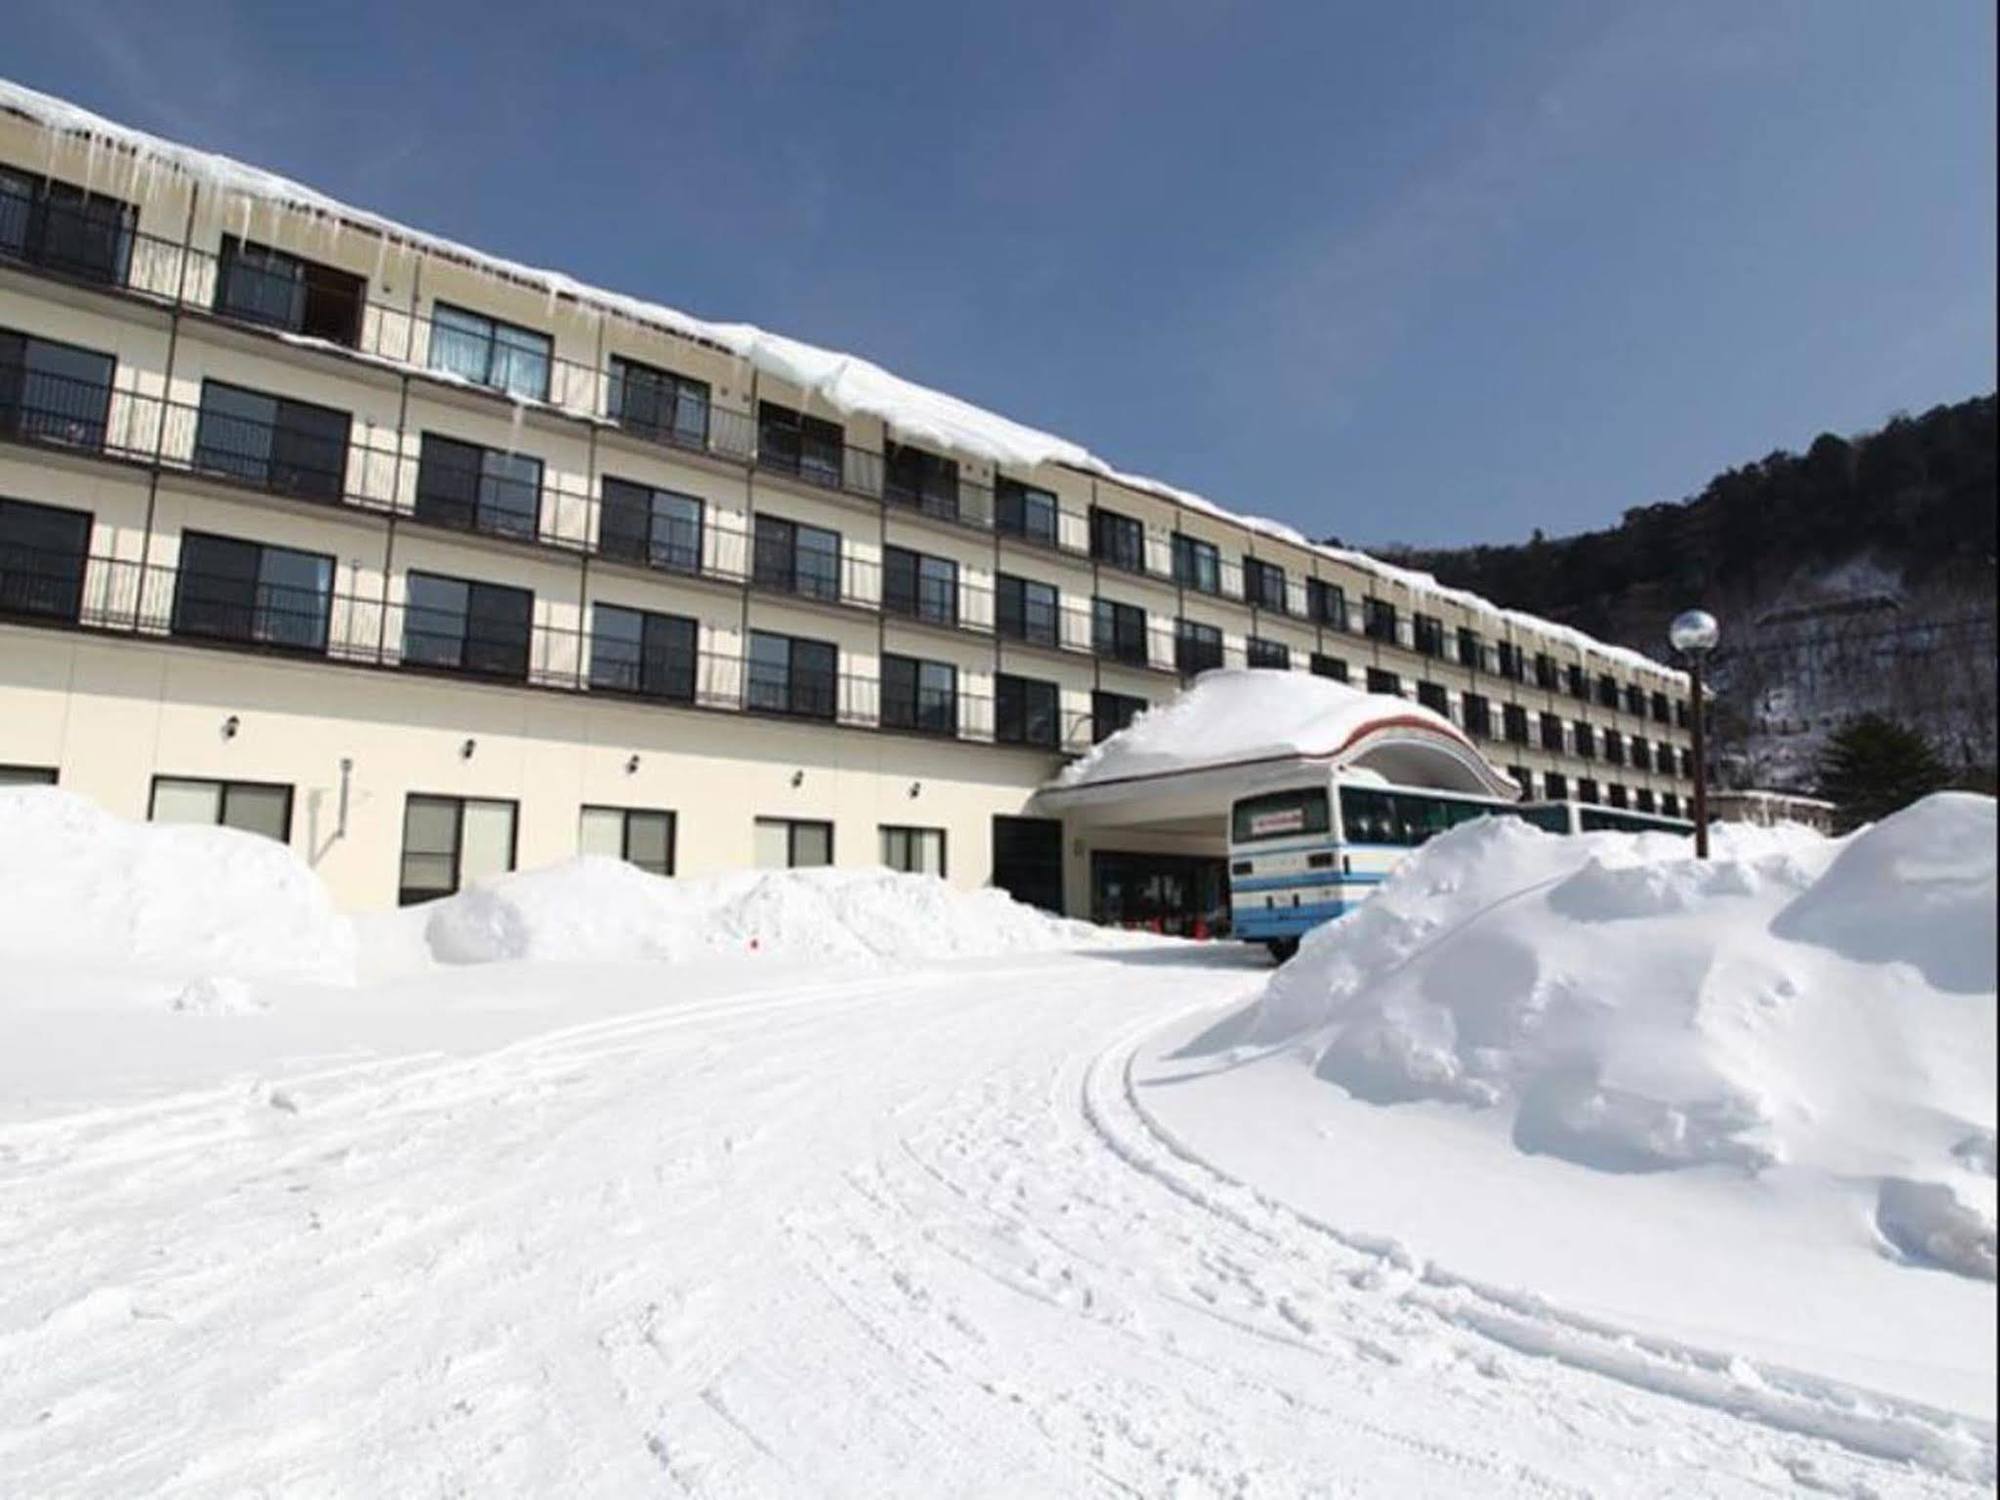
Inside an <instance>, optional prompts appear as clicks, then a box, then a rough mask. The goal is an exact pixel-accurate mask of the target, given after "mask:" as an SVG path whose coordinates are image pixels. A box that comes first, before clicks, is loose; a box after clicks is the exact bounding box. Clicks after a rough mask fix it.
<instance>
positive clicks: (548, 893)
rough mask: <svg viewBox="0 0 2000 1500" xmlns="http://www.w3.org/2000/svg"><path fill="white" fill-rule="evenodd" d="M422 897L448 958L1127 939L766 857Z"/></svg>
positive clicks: (873, 876)
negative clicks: (753, 867) (702, 868)
mask: <svg viewBox="0 0 2000 1500" xmlns="http://www.w3.org/2000/svg"><path fill="white" fill-rule="evenodd" d="M427 910H428V914H429V915H428V919H427V921H426V923H425V927H424V937H425V941H426V942H427V943H428V945H429V948H430V952H431V954H432V956H433V957H435V958H437V959H438V960H440V961H442V962H444V963H454V964H477V963H494V962H500V961H504V960H511V959H543V960H549V959H554V960H570V961H603V960H619V959H665V960H669V961H681V960H687V959H693V958H701V957H710V956H713V957H721V956H728V955H747V954H753V953H755V954H771V955H775V956H778V957H784V958H794V959H826V960H834V961H853V960H885V961H890V962H921V961H924V960H929V959H940V958H957V957H975V956H982V955H991V954H1005V953H1030V952H1052V951H1056V950H1060V949H1069V948H1080V947H1084V946H1087V945H1093V944H1099V945H1101V944H1104V943H1107V942H1122V941H1131V939H1130V938H1128V937H1126V936H1125V935H1124V934H1113V933H1110V932H1107V931H1105V930H1104V929H1102V928H1099V927H1094V926H1092V925H1090V924H1089V923H1087V922H1075V921H1070V920H1068V919H1067V918H1063V917H1055V916H1050V915H1049V914H1048V913H1046V912H1042V911H1038V910H1036V909H1035V908H1034V907H1031V906H1023V905H1021V904H1020V903H1019V902H1017V901H1015V900H1013V899H1012V898H1011V897H1009V896H1008V895H1007V894H1006V893H1005V892H1002V891H997V890H992V889H985V890H977V891H961V890H957V889H955V888H953V887H952V886H949V885H947V884H946V883H945V882H944V881H942V880H938V879H936V878H934V877H932V876H928V875H902V874H898V873H896V872H895V871H892V870H833V869H826V870H774V871H760V872H753V873H744V874H732V875H719V876H710V877H706V878H702V879H687V880H676V879H665V878H662V877H660V876H657V875H649V874H647V873H646V872H645V871H643V870H640V869H637V868H635V867H634V866H632V865H629V864H625V863H623V862H622V861H619V860H614V859H607V858H603V857H599V856H586V857H584V858H581V859H576V860H572V861H570V862H569V863H568V864H563V865H556V866H553V867H551V868H549V869H545V870H533V871H528V872H524V873H520V874H512V875H502V876H499V877H497V878H495V879H493V880H489V881H484V882H482V883H480V884H479V885H476V886H473V887H472V888H471V889H469V890H466V891H461V892H460V893H459V894H458V895H456V896H451V897H448V898H446V899H445V900H442V901H439V902H436V903H434V904H433V905H431V906H430V907H429V908H427Z"/></svg>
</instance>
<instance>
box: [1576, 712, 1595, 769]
mask: <svg viewBox="0 0 2000 1500" xmlns="http://www.w3.org/2000/svg"><path fill="white" fill-rule="evenodd" d="M1569 743H1570V752H1571V753H1572V754H1573V755H1575V756H1576V757H1577V758H1578V759H1579V760H1595V759H1596V758H1597V731H1596V730H1594V729H1592V728H1591V727H1590V725H1589V724H1587V723H1585V722H1584V721H1583V720H1582V719H1578V720H1577V721H1576V722H1575V723H1574V724H1572V725H1570V727H1569Z"/></svg>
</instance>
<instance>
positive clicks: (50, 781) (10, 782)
mask: <svg viewBox="0 0 2000 1500" xmlns="http://www.w3.org/2000/svg"><path fill="white" fill-rule="evenodd" d="M55 784H56V768H55V767H54V766H0V786H54V785H55Z"/></svg>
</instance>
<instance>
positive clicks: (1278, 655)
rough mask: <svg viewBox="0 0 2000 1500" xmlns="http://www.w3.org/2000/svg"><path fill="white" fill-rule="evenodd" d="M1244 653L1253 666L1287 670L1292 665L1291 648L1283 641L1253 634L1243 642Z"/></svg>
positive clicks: (1281, 670)
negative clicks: (1270, 639)
mask: <svg viewBox="0 0 2000 1500" xmlns="http://www.w3.org/2000/svg"><path fill="white" fill-rule="evenodd" d="M1243 647H1244V654H1245V657H1246V659H1247V660H1248V661H1249V663H1250V665H1251V666H1253V667H1270V668H1273V669H1275V670H1277V671H1280V672H1283V671H1288V670H1289V669H1290V668H1291V665H1292V648H1291V647H1290V646H1287V645H1286V644H1285V643H1284V642H1283V641H1268V640H1265V639H1264V638H1263V637H1262V636H1258V635H1253V636H1251V637H1250V638H1249V639H1248V640H1247V641H1245V642H1244V643H1243Z"/></svg>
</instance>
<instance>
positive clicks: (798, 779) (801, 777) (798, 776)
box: [792, 771, 806, 786]
mask: <svg viewBox="0 0 2000 1500" xmlns="http://www.w3.org/2000/svg"><path fill="white" fill-rule="evenodd" d="M805 784H806V773H805V772H804V771H794V772H792V785H793V786H804V785H805Z"/></svg>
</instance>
